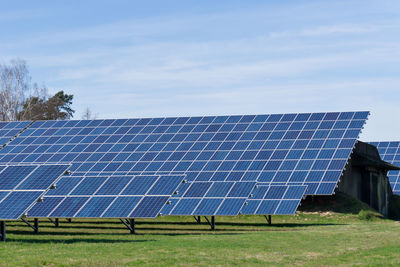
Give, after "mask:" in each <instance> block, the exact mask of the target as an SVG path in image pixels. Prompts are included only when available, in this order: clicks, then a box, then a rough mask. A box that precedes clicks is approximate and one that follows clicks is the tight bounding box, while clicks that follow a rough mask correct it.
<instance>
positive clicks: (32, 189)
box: [0, 165, 70, 220]
mask: <svg viewBox="0 0 400 267" xmlns="http://www.w3.org/2000/svg"><path fill="white" fill-rule="evenodd" d="M69 167H70V166H69V165H46V166H38V165H31V166H1V167H0V170H1V173H0V185H1V190H3V191H0V220H16V219H19V218H20V217H21V216H22V215H24V214H25V213H26V212H27V211H28V210H29V208H30V207H32V206H33V205H34V203H35V202H36V201H37V200H38V199H39V198H40V197H41V196H42V195H43V194H44V193H45V192H46V191H47V190H48V189H49V188H50V187H51V186H52V185H54V184H55V183H56V182H57V180H59V179H60V177H61V176H62V175H63V174H64V173H65V172H66V171H67V170H68V168H69Z"/></svg>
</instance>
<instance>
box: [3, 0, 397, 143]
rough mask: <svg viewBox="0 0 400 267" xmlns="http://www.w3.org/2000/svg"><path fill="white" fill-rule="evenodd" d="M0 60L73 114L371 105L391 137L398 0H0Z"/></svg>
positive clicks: (374, 118) (370, 135) (374, 137)
mask: <svg viewBox="0 0 400 267" xmlns="http://www.w3.org/2000/svg"><path fill="white" fill-rule="evenodd" d="M0 4H1V9H0V25H1V27H0V63H2V64H7V63H9V62H10V60H11V59H15V58H19V59H24V60H26V61H27V63H28V65H29V70H30V74H31V76H32V79H33V81H35V82H37V83H38V84H40V85H45V86H47V87H48V88H49V90H50V93H55V92H57V91H59V90H64V91H65V92H67V93H69V94H73V95H74V103H73V108H74V109H75V110H76V113H75V116H74V118H77V119H80V118H81V116H82V114H83V112H84V110H85V109H86V108H90V109H91V111H92V112H93V113H95V114H97V116H98V118H136V117H167V116H198V115H223V114H270V113H297V112H320V111H359V110H368V111H370V112H371V116H370V117H369V120H368V122H367V124H366V126H365V129H364V130H363V133H362V135H361V140H364V141H378V140H400V75H399V74H400V16H399V14H400V1H398V0H385V1H368V0H363V1H353V0H346V1H340V0H336V1H325V0H324V1H313V0H307V1H300V0H298V1H295V0H282V1H272V0H270V1H265V0H264V1H256V0H249V1H238V0H229V1H225V0H220V1H209V0H202V1H194V0H182V1H177V0H169V1H154V0H148V1H132V0H131V1H120V0H114V1H103V0H96V1H92V0H87V1H46V0H43V1H5V0H0Z"/></svg>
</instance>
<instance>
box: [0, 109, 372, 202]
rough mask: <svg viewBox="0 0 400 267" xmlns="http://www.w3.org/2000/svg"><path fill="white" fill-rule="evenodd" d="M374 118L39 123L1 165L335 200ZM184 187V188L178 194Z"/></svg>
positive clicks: (3, 154) (2, 156) (3, 153)
mask: <svg viewBox="0 0 400 267" xmlns="http://www.w3.org/2000/svg"><path fill="white" fill-rule="evenodd" d="M368 114H369V112H333V113H301V114H272V115H244V116H241V115H239V116H210V117H179V118H147V119H121V120H81V121H37V122H34V123H33V124H32V125H31V126H30V127H29V128H28V129H26V130H24V131H23V132H22V133H21V134H20V135H19V136H18V137H17V138H15V139H14V140H13V141H12V142H11V143H10V144H8V145H7V146H6V147H4V148H3V149H2V150H0V163H4V164H11V163H16V162H17V163H39V164H54V163H57V164H63V163H71V164H72V167H71V172H72V175H73V176H77V177H82V176H109V175H127V174H128V175H163V174H186V179H187V180H188V181H209V182H213V181H226V182H228V181H231V182H234V181H253V182H257V183H259V184H263V185H307V186H308V187H307V192H306V194H308V195H314V194H316V195H329V194H332V192H333V190H334V188H335V186H336V183H337V181H338V180H339V178H340V176H341V173H342V171H343V168H344V167H345V165H346V164H347V160H348V158H349V156H350V154H351V152H352V150H353V147H354V145H355V142H356V140H357V138H358V135H359V133H360V131H361V129H362V127H363V125H364V123H365V121H366V119H367V117H368ZM184 189H185V187H182V188H181V191H182V190H184Z"/></svg>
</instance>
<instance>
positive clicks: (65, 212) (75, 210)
mask: <svg viewBox="0 0 400 267" xmlns="http://www.w3.org/2000/svg"><path fill="white" fill-rule="evenodd" d="M184 178H185V176H184V175H170V176H166V175H159V176H157V175H140V176H133V175H130V176H122V175H120V176H112V175H111V176H97V177H93V176H87V177H65V178H62V179H61V180H60V181H59V182H58V183H57V189H55V190H51V191H49V192H48V193H47V194H46V195H45V198H44V201H43V202H39V203H37V204H36V205H35V206H34V207H33V208H32V209H30V210H29V212H28V216H29V217H35V218H41V217H48V218H154V217H157V216H158V215H159V214H160V211H161V209H162V208H163V207H164V206H165V205H166V204H167V203H168V200H169V198H170V197H171V195H173V194H174V193H175V191H176V190H177V188H178V186H179V185H180V184H181V183H182V182H183V180H184Z"/></svg>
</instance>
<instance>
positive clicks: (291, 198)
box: [241, 185, 307, 215]
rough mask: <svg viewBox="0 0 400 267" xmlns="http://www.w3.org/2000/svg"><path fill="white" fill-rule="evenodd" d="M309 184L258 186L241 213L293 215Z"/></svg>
mask: <svg viewBox="0 0 400 267" xmlns="http://www.w3.org/2000/svg"><path fill="white" fill-rule="evenodd" d="M306 187H307V186H302V185H281V186H257V187H256V188H255V189H254V191H253V194H252V196H251V197H250V198H249V199H248V200H247V203H246V205H245V206H244V207H243V208H242V210H241V213H242V214H247V215H291V214H294V213H295V212H296V210H297V207H298V206H299V204H300V201H301V199H302V198H303V196H304V194H305V192H306V189H307V188H306Z"/></svg>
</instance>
